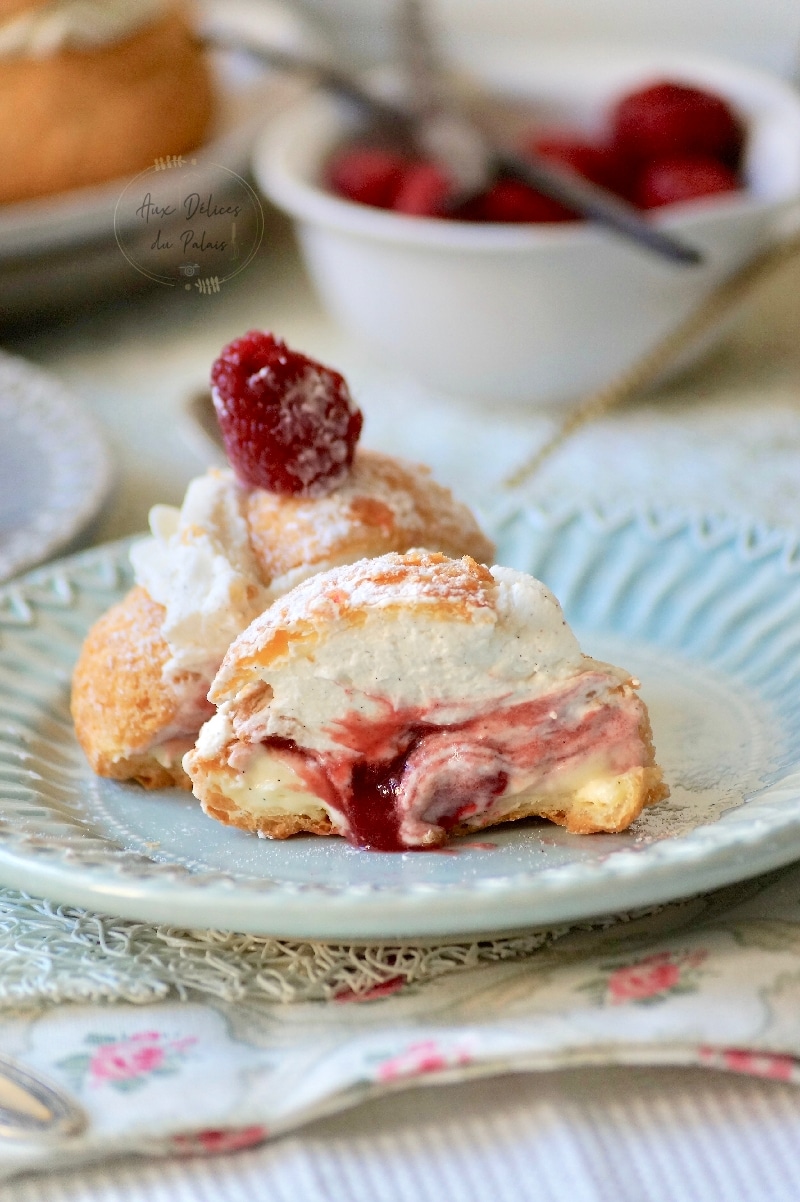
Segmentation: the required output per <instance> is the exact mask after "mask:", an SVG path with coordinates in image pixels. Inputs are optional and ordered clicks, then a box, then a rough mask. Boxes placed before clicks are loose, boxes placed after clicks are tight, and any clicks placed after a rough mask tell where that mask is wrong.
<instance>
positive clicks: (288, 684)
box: [184, 550, 667, 851]
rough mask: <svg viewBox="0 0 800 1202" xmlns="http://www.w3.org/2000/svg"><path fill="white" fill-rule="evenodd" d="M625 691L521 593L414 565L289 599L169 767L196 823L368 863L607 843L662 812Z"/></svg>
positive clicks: (442, 562)
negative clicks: (542, 826) (187, 794)
mask: <svg viewBox="0 0 800 1202" xmlns="http://www.w3.org/2000/svg"><path fill="white" fill-rule="evenodd" d="M637 685H638V682H637V681H635V680H633V679H632V678H631V677H630V675H629V674H628V673H627V672H625V671H624V670H622V669H620V668H616V667H613V666H611V665H609V664H605V663H601V662H599V661H597V660H594V659H590V658H589V657H587V656H585V655H583V654H582V652H581V650H580V647H579V645H578V642H577V640H576V638H575V636H574V634H573V633H572V631H571V630H570V629H569V628H568V626H567V624H566V622H565V620H564V617H563V614H562V612H561V608H560V606H559V604H558V602H557V601H556V599H555V597H554V596H553V595H552V593H550V591H549V590H548V589H547V588H546V587H545V586H544V585H543V584H541V583H540V582H539V581H538V580H535V579H534V578H533V577H532V576H528V575H525V574H524V573H522V572H518V571H515V570H513V569H511V568H504V567H494V568H491V569H489V568H486V567H483V566H482V565H480V564H479V563H476V562H475V560H473V559H471V558H469V557H468V556H465V557H464V558H461V559H453V558H448V557H447V556H446V555H442V554H437V553H431V552H428V551H422V550H411V551H409V552H407V553H405V554H397V553H390V554H386V555H382V556H380V557H378V558H373V559H364V560H361V561H359V562H357V563H355V564H350V565H347V566H344V567H338V568H333V569H331V570H329V571H327V572H324V573H321V574H318V575H316V576H313V577H311V578H309V579H307V580H305V581H304V582H303V583H301V584H299V585H297V586H296V587H295V588H294V589H292V590H291V591H290V592H289V593H287V594H286V595H285V596H284V597H282V598H281V599H279V600H277V601H276V602H275V603H274V604H273V605H272V606H271V607H270V608H269V609H267V610H266V611H265V612H264V613H263V614H262V615H260V616H259V617H257V618H256V619H255V621H253V622H252V624H251V625H250V626H249V627H248V628H247V630H245V631H244V632H243V633H242V634H240V635H239V637H238V638H237V639H236V640H235V642H233V644H232V645H231V647H230V649H229V650H228V652H227V654H226V656H225V659H224V660H223V663H222V666H221V668H220V670H219V672H218V674H217V676H216V678H215V680H214V683H213V685H212V687H211V691H210V694H209V697H210V699H211V701H213V702H214V703H215V704H216V705H217V707H218V709H217V713H216V714H215V715H214V717H213V718H211V719H210V720H209V721H208V722H206V723H205V725H204V726H203V728H202V730H201V732H200V735H199V737H198V740H197V744H196V746H195V748H194V749H193V750H192V751H190V752H189V753H188V754H187V755H186V757H185V760H184V766H185V768H186V771H187V772H188V773H189V775H190V777H191V779H192V785H193V788H194V792H195V794H196V795H197V796H198V797H199V798H200V801H201V803H202V805H203V808H204V809H205V811H206V813H208V814H209V815H210V816H211V817H213V818H216V819H218V820H219V821H220V822H223V823H226V824H230V825H233V826H237V827H241V828H243V829H244V830H248V831H253V832H256V833H257V834H259V835H261V836H264V837H267V838H273V839H283V838H287V837H288V836H290V835H294V834H297V833H300V832H307V833H310V834H315V835H330V834H338V835H344V836H345V837H346V838H347V839H349V840H350V842H351V843H353V844H356V845H357V846H360V847H366V848H371V849H375V850H385V851H390V850H391V851H397V850H406V849H414V848H418V849H419V848H430V847H435V846H437V845H439V844H441V843H443V842H444V841H445V840H446V838H447V837H448V835H450V834H465V833H468V832H471V831H477V830H480V829H483V828H485V827H488V826H493V825H495V824H497V823H502V822H510V821H512V820H516V819H520V818H528V817H532V816H539V817H542V818H547V819H550V820H551V821H553V822H556V823H559V824H560V825H562V826H565V827H566V828H567V829H568V830H570V831H574V832H576V833H580V834H585V833H591V832H595V831H620V830H624V829H625V828H626V827H627V826H629V825H630V823H631V822H632V821H633V820H634V819H635V818H636V817H637V816H638V814H639V813H640V812H641V810H642V808H643V807H644V806H646V805H651V804H653V803H654V802H656V801H659V800H660V799H661V798H662V797H664V796H665V795H666V792H667V790H666V788H665V786H664V784H663V782H662V775H661V771H660V769H659V768H658V767H657V765H656V763H655V758H654V751H653V745H652V740H651V733H650V724H649V720H648V714H647V710H646V708H645V706H644V703H643V702H642V700H641V699H640V697H639V696H638V694H637V693H636V687H637Z"/></svg>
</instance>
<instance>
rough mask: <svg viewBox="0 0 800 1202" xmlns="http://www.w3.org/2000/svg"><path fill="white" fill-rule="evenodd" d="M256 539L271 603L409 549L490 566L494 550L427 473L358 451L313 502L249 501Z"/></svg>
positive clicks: (262, 495) (264, 495)
mask: <svg viewBox="0 0 800 1202" xmlns="http://www.w3.org/2000/svg"><path fill="white" fill-rule="evenodd" d="M248 513H249V522H250V531H251V539H252V542H253V546H254V549H255V551H256V554H257V555H258V557H259V562H260V564H261V567H262V569H263V573H264V576H265V578H266V579H267V580H269V581H270V593H271V595H272V596H280V595H281V594H282V593H285V592H286V591H287V589H289V588H292V587H294V586H295V585H296V584H298V583H299V582H300V581H301V580H302V579H304V578H305V577H306V576H307V575H309V574H310V573H312V572H318V571H324V570H327V569H329V568H332V567H335V566H337V565H339V564H342V563H348V562H352V560H354V559H359V558H362V557H364V558H366V557H374V556H378V555H382V554H385V553H386V552H389V551H406V550H407V549H408V548H409V547H415V546H416V547H427V548H429V549H430V550H434V551H443V552H445V553H446V554H448V555H452V556H461V555H464V554H468V555H472V556H473V557H474V558H475V559H477V560H478V561H479V562H482V563H489V562H491V560H492V556H493V553H494V548H493V546H492V543H491V542H490V541H489V539H487V538H486V537H485V536H484V535H483V533H482V532H481V530H480V528H479V526H478V525H477V523H476V521H475V519H474V517H473V516H472V514H471V513H470V511H469V509H468V508H467V507H466V505H462V504H461V503H460V502H458V501H456V500H455V498H454V497H453V496H452V494H451V493H450V491H449V490H448V489H446V488H443V487H442V486H441V485H439V484H437V483H436V482H435V481H434V480H433V479H432V478H431V475H430V472H429V471H428V469H427V468H425V467H422V466H420V465H418V464H412V463H407V462H404V461H402V460H398V459H395V458H393V457H391V456H388V455H381V454H379V453H377V452H375V451H365V450H358V451H357V452H356V456H355V459H354V462H353V466H352V469H351V471H350V472H349V474H347V475H346V477H345V478H344V479H343V480H342V482H341V483H340V484H339V486H338V487H337V488H336V489H335V491H333V492H331V493H329V494H328V495H327V496H324V497H318V498H315V499H314V500H313V501H310V500H309V499H307V498H304V497H279V496H276V495H275V494H274V493H270V492H267V491H266V490H263V489H256V490H254V491H253V493H252V494H251V496H250V501H249V509H248Z"/></svg>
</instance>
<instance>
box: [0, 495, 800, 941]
mask: <svg viewBox="0 0 800 1202" xmlns="http://www.w3.org/2000/svg"><path fill="white" fill-rule="evenodd" d="M500 535H501V548H502V554H501V558H502V560H503V561H505V562H509V563H512V564H515V565H517V566H519V567H523V568H527V569H529V570H534V571H535V572H536V573H537V574H539V575H541V576H542V577H543V578H544V579H545V580H546V581H547V582H548V583H549V584H550V585H551V586H552V587H553V588H554V589H555V591H556V592H557V594H558V595H559V596H560V597H561V598H562V599H563V601H564V603H565V608H566V611H567V614H568V616H569V617H570V619H571V620H572V621H573V623H574V624H575V626H576V629H577V630H578V632H579V634H580V635H581V637H582V640H583V642H584V645H585V647H586V649H587V650H588V651H590V652H593V653H596V654H599V655H601V656H605V657H609V658H611V659H615V660H618V661H619V662H621V663H622V664H623V665H624V666H626V667H627V668H629V669H630V670H631V671H633V672H635V673H636V674H638V675H639V676H640V678H641V680H642V682H643V694H644V697H645V699H646V700H647V702H648V704H649V706H650V709H651V715H652V719H653V727H654V733H655V742H656V747H657V749H658V754H659V759H660V761H661V763H662V764H663V766H664V769H665V771H666V775H667V778H668V781H669V783H670V786H671V789H672V795H671V798H670V800H669V801H668V802H666V803H664V804H662V805H661V806H659V807H657V808H655V809H653V810H652V811H650V812H648V813H647V814H646V815H645V816H643V818H642V819H640V820H639V821H638V822H637V823H636V824H635V825H634V827H633V828H632V829H631V830H630V831H629V832H627V833H625V834H623V835H613V836H611V835H595V836H576V835H569V834H567V833H566V832H565V831H563V830H561V829H560V828H557V827H554V826H550V825H547V824H540V823H534V822H530V823H524V824H517V825H512V826H509V827H507V828H501V829H497V830H491V831H487V832H484V834H483V835H481V836H479V837H478V842H477V843H475V842H474V841H471V840H461V841H458V840H457V841H455V842H454V844H453V847H452V849H451V854H429V853H419V852H416V853H414V852H410V853H405V854H381V853H370V852H362V851H358V850H356V849H354V848H352V847H349V846H348V845H347V844H346V843H345V842H344V841H342V840H340V839H336V838H330V839H320V838H314V837H310V836H309V837H301V838H297V839H294V840H290V841H289V842H286V843H270V842H267V841H262V840H258V839H254V838H253V837H252V836H250V835H247V834H244V833H243V832H241V831H237V830H232V829H229V828H226V827H223V826H221V825H219V824H218V823H216V822H214V821H213V820H211V819H209V818H207V817H206V816H205V815H204V814H203V813H202V811H201V810H200V808H199V806H198V804H197V803H196V802H195V801H194V800H193V799H192V798H191V797H190V796H187V795H186V794H184V793H181V792H179V791H164V792H158V793H149V794H148V793H145V792H143V791H141V790H140V789H138V788H136V787H134V786H129V785H124V784H118V783H115V782H109V781H103V780H100V779H98V778H96V777H94V776H93V774H92V773H91V772H90V771H89V769H88V768H87V765H86V762H85V760H84V758H83V756H82V754H81V752H80V750H79V748H78V747H77V745H76V743H75V739H74V736H73V732H72V727H71V724H70V719H69V710H68V698H69V680H70V673H71V669H72V665H73V662H74V660H75V657H76V655H77V653H78V648H79V645H80V642H81V639H82V637H83V635H84V633H85V632H86V629H87V628H88V626H89V625H90V623H91V622H92V621H93V620H94V619H95V617H97V616H98V615H99V614H100V613H101V612H102V611H103V610H104V609H105V608H106V607H107V605H108V604H109V603H111V602H112V601H114V600H116V599H117V598H118V597H119V596H120V595H121V593H122V591H123V590H124V589H125V588H126V587H127V584H128V582H129V571H128V567H127V557H126V550H125V547H124V546H123V545H119V544H118V545H114V546H111V547H106V548H99V549H97V550H94V551H91V552H88V553H85V554H84V555H81V556H78V557H75V558H74V559H71V560H66V561H64V562H63V563H61V564H58V565H52V566H50V567H48V568H42V569H39V570H38V571H36V572H34V573H31V574H30V575H29V576H28V577H26V578H25V580H23V581H21V582H20V583H18V584H17V585H16V586H14V587H9V588H7V589H6V590H5V591H0V638H1V639H2V646H1V647H0V782H2V783H1V784H0V799H1V800H0V881H2V882H3V883H4V884H6V885H10V886H13V887H16V888H20V889H25V890H27V891H29V892H32V893H36V894H39V895H43V896H47V897H49V898H51V899H52V900H54V901H58V902H67V903H71V904H76V905H82V906H88V907H92V908H95V909H102V910H106V911H109V912H113V913H117V914H121V915H123V916H126V917H130V918H137V919H142V920H146V921H151V922H159V923H169V924H174V925H183V926H185V925H189V926H192V927H217V928H228V929H235V930H240V931H250V932H258V933H262V934H271V935H282V936H287V937H301V938H305V937H308V938H320V939H328V940H337V941H338V940H343V941H344V940H358V939H367V940H383V939H393V938H399V937H405V938H409V939H414V938H429V937H436V936H446V937H447V938H452V937H454V936H462V935H463V936H470V935H471V936H474V935H476V934H478V933H483V932H486V933H489V932H492V933H495V932H499V931H508V930H514V929H520V928H525V927H532V926H537V925H552V924H553V923H562V922H570V921H574V920H577V919H583V918H588V917H590V916H596V915H599V914H602V913H607V912H610V911H614V910H621V909H627V908H630V907H635V906H643V905H649V904H652V903H658V902H663V901H666V900H668V899H670V898H675V897H680V896H684V895H687V894H690V893H693V892H697V891H700V890H705V889H712V888H716V887H717V886H720V885H723V884H725V883H728V882H732V881H736V880H739V879H741V878H744V877H747V876H750V875H754V874H756V873H759V872H762V871H765V870H767V869H770V868H774V867H777V866H778V865H781V864H785V863H787V862H789V861H790V860H792V859H795V858H797V857H799V856H800V562H799V561H798V553H797V546H796V545H795V544H794V543H792V542H787V540H786V536H785V534H784V535H782V536H779V535H777V534H771V533H769V532H758V531H749V532H742V531H741V530H737V529H735V528H734V527H732V526H725V525H720V524H717V525H713V524H709V523H704V522H700V521H698V520H694V521H686V520H683V519H680V518H677V517H669V516H666V517H661V518H658V517H655V516H653V515H650V516H647V515H639V516H630V517H628V518H626V519H625V520H624V521H623V520H617V521H615V522H614V523H610V522H607V521H605V520H604V519H602V518H601V517H600V516H599V515H597V514H595V513H592V512H581V513H577V514H573V515H572V516H569V517H562V518H558V519H556V518H548V517H546V516H543V515H541V514H537V513H521V512H517V513H515V514H513V515H511V516H510V517H508V518H507V519H506V520H505V521H504V522H503V523H502V528H501V530H500ZM487 844H488V845H490V846H485V845H487Z"/></svg>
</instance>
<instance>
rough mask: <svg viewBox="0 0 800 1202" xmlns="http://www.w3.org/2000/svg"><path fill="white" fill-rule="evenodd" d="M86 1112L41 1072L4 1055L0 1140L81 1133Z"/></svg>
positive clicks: (43, 1140)
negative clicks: (24, 1066)
mask: <svg viewBox="0 0 800 1202" xmlns="http://www.w3.org/2000/svg"><path fill="white" fill-rule="evenodd" d="M85 1127H86V1115H85V1114H84V1112H83V1111H82V1110H81V1108H80V1106H78V1104H77V1102H75V1101H73V1099H72V1098H71V1097H70V1096H69V1095H68V1094H67V1093H65V1092H64V1091H63V1090H62V1089H59V1087H58V1086H56V1085H54V1084H53V1083H52V1082H50V1081H46V1080H45V1079H44V1077H41V1076H39V1074H38V1073H34V1072H32V1071H31V1070H30V1069H27V1068H23V1066H22V1065H21V1064H19V1063H17V1061H16V1060H11V1059H9V1058H8V1057H7V1056H0V1139H8V1140H16V1141H24V1142H25V1143H32V1142H36V1143H50V1142H53V1141H57V1140H62V1139H67V1138H69V1137H71V1136H75V1135H79V1134H80V1133H81V1132H82V1131H83V1130H84V1128H85Z"/></svg>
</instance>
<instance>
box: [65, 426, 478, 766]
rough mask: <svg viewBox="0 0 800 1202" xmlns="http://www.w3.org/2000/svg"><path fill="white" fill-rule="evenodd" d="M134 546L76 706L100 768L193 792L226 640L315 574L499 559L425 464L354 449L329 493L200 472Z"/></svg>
mask: <svg viewBox="0 0 800 1202" xmlns="http://www.w3.org/2000/svg"><path fill="white" fill-rule="evenodd" d="M150 521H151V528H152V537H151V538H149V539H147V540H144V541H142V542H141V543H138V544H136V545H134V547H133V549H132V552H131V559H132V561H133V566H134V573H135V577H136V587H135V588H134V589H133V590H132V592H130V593H129V594H128V595H127V597H126V598H125V599H124V600H123V601H121V602H120V603H119V604H118V605H116V606H114V607H113V608H112V609H111V610H110V611H109V612H108V613H107V614H105V615H104V616H103V617H102V618H100V620H99V621H98V622H97V623H96V625H95V626H94V627H93V628H92V630H91V631H90V633H89V635H88V637H87V639H86V642H85V644H84V647H83V649H82V651H81V655H80V658H79V661H78V664H77V667H76V670H75V674H74V678H73V692H72V713H73V718H74V722H75V729H76V733H77V736H78V739H79V741H80V743H81V745H82V747H83V749H84V751H85V753H86V755H87V758H88V759H89V762H90V764H91V766H92V768H93V769H94V771H95V772H97V773H99V774H100V775H101V776H108V777H114V778H116V779H119V780H128V779H131V780H136V781H138V782H139V783H140V784H142V785H144V786H145V787H148V788H160V787H163V786H166V785H178V786H180V787H183V788H189V787H190V782H189V780H188V777H187V776H186V774H185V772H184V770H183V768H182V766H181V761H182V758H183V755H184V753H185V752H186V751H187V749H188V748H190V747H191V746H192V745H193V743H194V741H195V738H196V736H197V733H198V731H199V729H200V726H201V725H202V723H203V722H204V721H205V719H206V718H208V717H209V716H210V715H212V714H213V712H214V707H213V705H210V704H209V703H208V701H207V700H206V694H207V692H208V688H209V685H210V684H211V681H212V679H213V678H214V674H215V673H216V671H217V669H218V668H219V666H220V664H221V662H222V659H223V656H224V655H225V653H226V651H227V650H228V647H229V645H230V644H231V642H232V641H233V640H234V639H235V638H236V637H237V635H239V634H240V633H241V632H242V631H243V630H244V629H245V627H247V625H248V624H249V623H250V622H251V621H252V620H253V619H254V618H255V617H257V616H258V615H259V614H260V613H261V612H262V611H263V610H264V609H265V608H267V607H268V606H269V605H270V603H271V602H272V601H274V600H275V599H276V598H278V597H280V596H281V595H282V594H284V593H285V592H286V591H287V590H288V589H290V588H291V587H293V586H294V585H296V584H298V583H299V582H301V581H303V580H305V579H306V578H307V577H309V576H311V575H313V574H314V573H316V572H319V571H324V570H328V569H330V568H332V567H334V566H336V565H340V564H346V563H351V562H353V561H354V560H358V559H361V558H362V557H364V556H376V555H381V554H383V553H385V552H387V551H405V550H407V549H408V548H409V547H413V546H420V545H422V546H425V547H429V548H431V549H433V550H437V551H444V552H445V553H446V554H448V555H454V556H459V555H463V554H469V555H472V556H473V557H474V558H475V559H478V560H480V561H482V562H491V559H492V556H493V553H494V548H493V545H492V543H491V542H490V541H489V539H487V538H486V537H485V536H484V534H483V533H482V532H481V530H480V528H479V526H478V524H477V522H476V521H475V519H474V517H473V516H472V514H471V513H470V511H469V510H468V509H467V507H466V506H465V505H462V504H461V503H459V502H458V501H456V500H455V499H454V498H453V496H452V494H451V493H450V492H449V490H448V489H446V488H443V487H442V486H441V485H439V484H437V483H436V482H435V481H434V480H433V479H432V478H431V475H430V472H429V471H428V469H427V468H425V467H421V466H419V465H416V464H412V463H407V462H403V461H401V460H399V459H395V458H392V457H391V456H388V455H382V454H379V453H378V452H374V451H365V450H361V449H358V450H356V453H355V456H354V460H353V465H352V468H351V470H350V471H349V472H348V473H347V475H346V477H345V478H344V480H343V481H342V482H341V483H340V484H339V485H338V487H336V488H335V489H334V490H333V491H332V492H329V493H328V494H327V495H325V496H317V497H303V496H292V495H279V494H277V493H272V492H267V491H266V490H265V489H260V488H250V487H246V486H244V485H242V484H240V483H239V482H238V481H237V479H236V477H235V476H234V474H233V472H231V471H211V472H209V473H207V474H206V475H205V476H201V477H199V478H198V479H196V480H194V481H193V482H192V483H191V484H190V485H189V488H188V490H187V493H186V497H185V500H184V502H183V505H182V507H181V508H180V509H177V508H174V507H172V506H164V505H159V506H156V507H155V508H154V509H153V511H152V512H151V517H150Z"/></svg>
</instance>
